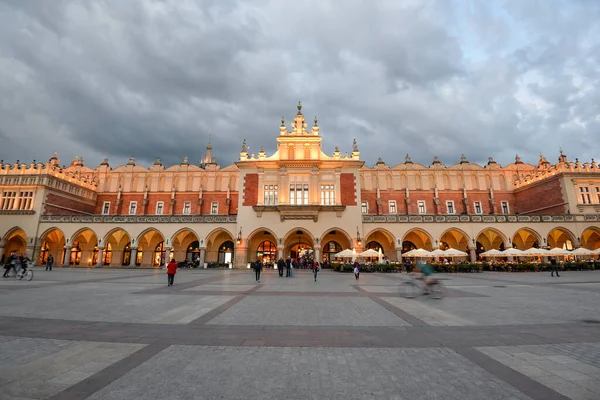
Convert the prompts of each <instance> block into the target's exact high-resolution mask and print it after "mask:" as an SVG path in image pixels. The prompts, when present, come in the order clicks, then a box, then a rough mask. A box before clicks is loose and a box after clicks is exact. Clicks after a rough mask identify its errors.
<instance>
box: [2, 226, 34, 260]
mask: <svg viewBox="0 0 600 400" xmlns="http://www.w3.org/2000/svg"><path fill="white" fill-rule="evenodd" d="M13 251H14V252H15V253H16V255H17V256H19V255H21V254H23V255H27V256H28V257H29V258H31V257H33V255H32V254H27V235H26V234H25V231H23V229H21V228H13V229H11V230H10V231H8V233H7V234H6V235H5V236H4V253H3V255H4V256H5V257H8V256H9V255H10V253H11V252H13Z"/></svg>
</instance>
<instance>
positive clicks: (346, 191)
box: [340, 173, 356, 206]
mask: <svg viewBox="0 0 600 400" xmlns="http://www.w3.org/2000/svg"><path fill="white" fill-rule="evenodd" d="M340 194H341V197H342V198H341V203H342V205H343V206H355V205H356V177H355V176H354V174H352V173H342V174H340Z"/></svg>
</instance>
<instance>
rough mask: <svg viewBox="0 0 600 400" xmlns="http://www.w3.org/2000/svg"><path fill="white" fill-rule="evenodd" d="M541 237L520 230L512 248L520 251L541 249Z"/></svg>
mask: <svg viewBox="0 0 600 400" xmlns="http://www.w3.org/2000/svg"><path fill="white" fill-rule="evenodd" d="M538 237H539V235H538V234H537V233H536V232H534V231H531V230H529V229H519V230H518V231H517V232H516V233H515V234H514V236H513V237H512V247H513V248H515V249H519V250H527V249H530V248H532V247H534V248H539V247H540V241H539V239H538Z"/></svg>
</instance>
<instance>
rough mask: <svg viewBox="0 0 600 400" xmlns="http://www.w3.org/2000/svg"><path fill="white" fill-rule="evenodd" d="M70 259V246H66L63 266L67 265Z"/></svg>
mask: <svg viewBox="0 0 600 400" xmlns="http://www.w3.org/2000/svg"><path fill="white" fill-rule="evenodd" d="M70 261H71V248H70V247H69V246H66V247H65V260H64V262H63V267H68V266H69V262H70Z"/></svg>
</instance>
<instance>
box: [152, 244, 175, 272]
mask: <svg viewBox="0 0 600 400" xmlns="http://www.w3.org/2000/svg"><path fill="white" fill-rule="evenodd" d="M165 255H166V249H165V242H160V243H159V244H157V245H156V247H155V248H154V255H153V256H152V265H153V266H155V267H158V266H163V265H165V262H166V261H167V260H165ZM169 261H171V260H169Z"/></svg>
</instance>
